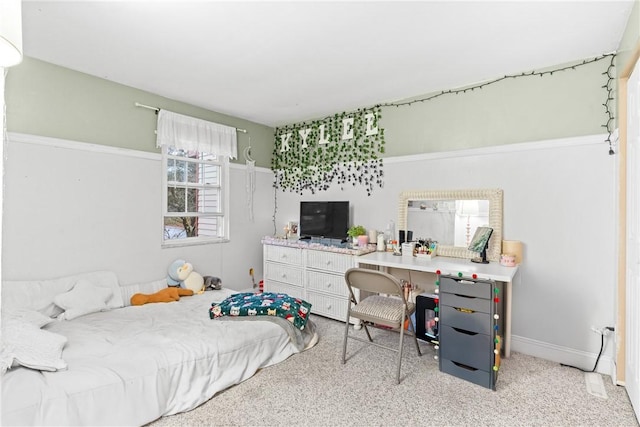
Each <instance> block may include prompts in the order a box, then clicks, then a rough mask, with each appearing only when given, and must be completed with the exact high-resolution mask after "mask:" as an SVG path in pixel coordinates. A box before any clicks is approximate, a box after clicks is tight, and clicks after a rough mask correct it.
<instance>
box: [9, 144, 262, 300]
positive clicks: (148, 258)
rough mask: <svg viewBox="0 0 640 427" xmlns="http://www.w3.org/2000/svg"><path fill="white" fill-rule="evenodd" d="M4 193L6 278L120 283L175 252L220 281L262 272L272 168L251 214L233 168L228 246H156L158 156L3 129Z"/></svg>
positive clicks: (158, 268)
mask: <svg viewBox="0 0 640 427" xmlns="http://www.w3.org/2000/svg"><path fill="white" fill-rule="evenodd" d="M5 155H6V160H5V193H4V224H3V229H4V240H3V260H2V262H3V278H4V279H15V280H18V279H25V280H26V279H44V278H53V277H59V276H63V275H67V274H76V273H79V272H84V271H92V270H113V271H115V272H116V273H117V274H118V277H119V279H120V281H121V283H123V284H128V283H136V282H143V281H149V280H155V279H158V278H162V277H165V276H166V269H167V267H168V265H169V264H170V263H171V262H172V261H173V260H175V259H178V258H183V259H185V260H187V261H189V262H191V263H193V265H194V267H195V270H196V271H198V272H199V273H201V274H203V275H214V276H219V277H221V278H222V280H223V286H225V287H229V288H233V289H238V290H239V289H246V288H248V287H250V286H251V278H250V276H249V269H250V268H252V267H253V268H254V269H255V274H256V279H257V280H259V278H260V277H261V276H262V245H261V244H260V240H261V238H262V237H263V236H264V235H266V234H272V233H273V222H272V217H273V209H272V204H273V188H272V182H273V174H272V173H271V171H270V170H268V169H265V168H256V174H257V179H256V187H257V188H256V191H255V194H254V213H255V220H254V222H251V221H250V220H249V214H248V211H247V208H248V205H247V197H246V181H245V178H246V176H245V168H244V166H243V165H234V164H232V166H231V168H230V180H231V202H230V203H231V218H232V222H231V230H230V237H231V241H230V242H229V243H221V244H212V245H200V246H189V247H179V248H165V249H162V248H161V231H162V221H161V207H162V206H161V184H162V180H161V173H162V172H161V156H160V155H159V154H154V153H147V152H140V151H134V150H127V149H121V148H114V147H107V146H102V145H94V144H88V143H82V142H74V141H67V140H60V139H54V138H46V137H40V136H34V135H24V134H15V133H10V134H9V138H8V144H7V147H6V153H5Z"/></svg>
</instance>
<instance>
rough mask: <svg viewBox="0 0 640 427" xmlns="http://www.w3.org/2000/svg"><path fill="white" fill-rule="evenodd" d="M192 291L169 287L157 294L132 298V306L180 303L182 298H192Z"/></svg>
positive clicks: (136, 295)
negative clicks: (152, 303) (154, 303)
mask: <svg viewBox="0 0 640 427" xmlns="http://www.w3.org/2000/svg"><path fill="white" fill-rule="evenodd" d="M191 295H193V291H192V290H191V289H183V288H174V287H168V288H164V289H162V290H161V291H158V292H156V293H155V294H135V295H133V296H132V297H131V305H142V304H147V303H150V302H171V301H178V300H179V299H180V297H184V296H187V297H188V296H191Z"/></svg>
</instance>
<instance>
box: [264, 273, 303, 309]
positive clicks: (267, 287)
mask: <svg viewBox="0 0 640 427" xmlns="http://www.w3.org/2000/svg"><path fill="white" fill-rule="evenodd" d="M264 291H265V292H273V293H281V294H287V295H289V296H291V297H294V298H300V299H305V296H304V289H303V288H301V287H299V286H293V285H290V284H288V283H282V282H276V281H273V280H266V281H265V282H264ZM312 309H313V308H312Z"/></svg>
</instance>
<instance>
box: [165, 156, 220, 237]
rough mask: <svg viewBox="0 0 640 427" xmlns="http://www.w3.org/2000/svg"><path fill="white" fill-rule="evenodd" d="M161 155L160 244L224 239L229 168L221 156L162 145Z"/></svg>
mask: <svg viewBox="0 0 640 427" xmlns="http://www.w3.org/2000/svg"><path fill="white" fill-rule="evenodd" d="M162 159H163V162H162V164H163V170H164V171H165V173H164V180H163V181H164V182H163V188H164V191H163V244H165V245H184V244H200V243H211V242H216V241H225V240H228V238H229V233H228V230H229V227H228V182H229V180H228V170H229V168H228V161H227V160H226V159H225V158H224V156H216V155H214V154H209V153H204V152H198V151H195V150H186V149H181V148H175V147H172V146H166V145H165V146H163V148H162Z"/></svg>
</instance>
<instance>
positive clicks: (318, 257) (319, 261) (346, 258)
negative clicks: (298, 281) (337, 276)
mask: <svg viewBox="0 0 640 427" xmlns="http://www.w3.org/2000/svg"><path fill="white" fill-rule="evenodd" d="M354 266H355V261H354V260H353V255H348V254H337V253H333V252H325V251H314V250H308V251H307V267H308V268H315V269H318V270H325V271H333V272H336V273H343V274H344V272H345V271H347V270H348V269H350V268H351V267H354Z"/></svg>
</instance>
